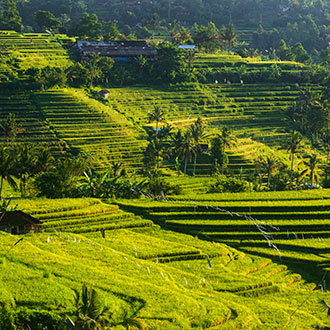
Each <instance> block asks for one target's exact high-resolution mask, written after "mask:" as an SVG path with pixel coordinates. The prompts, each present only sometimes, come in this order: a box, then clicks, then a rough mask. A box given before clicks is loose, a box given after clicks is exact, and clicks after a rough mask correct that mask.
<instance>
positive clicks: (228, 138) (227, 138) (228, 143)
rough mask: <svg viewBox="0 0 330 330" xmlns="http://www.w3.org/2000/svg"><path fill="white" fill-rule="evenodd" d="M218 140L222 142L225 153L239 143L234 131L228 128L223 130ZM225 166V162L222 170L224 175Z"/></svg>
mask: <svg viewBox="0 0 330 330" xmlns="http://www.w3.org/2000/svg"><path fill="white" fill-rule="evenodd" d="M218 138H219V139H220V141H221V144H222V148H223V153H225V152H226V148H230V147H232V146H233V145H235V144H236V141H237V138H236V136H235V135H234V133H233V131H232V130H231V129H230V128H228V127H223V128H222V130H221V133H220V134H218ZM224 166H225V162H222V169H221V173H222V174H223V172H224Z"/></svg>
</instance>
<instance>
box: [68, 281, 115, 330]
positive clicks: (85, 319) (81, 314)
mask: <svg viewBox="0 0 330 330" xmlns="http://www.w3.org/2000/svg"><path fill="white" fill-rule="evenodd" d="M74 292H75V308H76V312H75V314H76V315H75V320H74V321H72V320H71V319H70V322H71V324H73V326H74V327H76V328H78V329H81V330H90V329H101V327H102V328H103V327H104V326H106V325H110V321H109V309H108V307H106V306H104V304H103V303H102V301H101V299H100V296H99V294H98V293H97V291H96V290H94V289H93V288H88V287H87V286H86V285H85V284H83V287H82V289H81V293H80V292H79V291H78V290H74ZM67 323H68V320H67Z"/></svg>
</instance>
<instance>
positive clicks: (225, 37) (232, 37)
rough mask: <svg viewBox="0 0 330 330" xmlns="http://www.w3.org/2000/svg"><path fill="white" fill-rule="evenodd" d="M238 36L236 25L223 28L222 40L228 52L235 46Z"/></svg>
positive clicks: (221, 32) (221, 31)
mask: <svg viewBox="0 0 330 330" xmlns="http://www.w3.org/2000/svg"><path fill="white" fill-rule="evenodd" d="M238 36H239V35H238V34H237V33H236V31H235V27H234V24H230V25H229V27H225V26H223V27H222V29H221V30H220V39H221V40H222V41H223V42H224V44H225V47H226V49H227V51H228V52H229V51H230V49H231V48H232V47H233V46H234V44H235V41H236V39H237V38H238Z"/></svg>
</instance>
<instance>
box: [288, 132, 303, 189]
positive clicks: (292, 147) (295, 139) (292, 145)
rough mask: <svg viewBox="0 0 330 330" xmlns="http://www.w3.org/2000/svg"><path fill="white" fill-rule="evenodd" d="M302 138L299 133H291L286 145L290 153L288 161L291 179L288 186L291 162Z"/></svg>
mask: <svg viewBox="0 0 330 330" xmlns="http://www.w3.org/2000/svg"><path fill="white" fill-rule="evenodd" d="M302 140H303V137H302V136H301V134H300V133H299V132H295V131H294V132H293V133H292V135H291V138H290V141H289V143H288V148H287V151H289V152H290V158H289V159H290V160H291V178H290V185H292V178H293V161H294V154H295V153H296V152H297V150H298V148H299V145H300V143H301V142H302Z"/></svg>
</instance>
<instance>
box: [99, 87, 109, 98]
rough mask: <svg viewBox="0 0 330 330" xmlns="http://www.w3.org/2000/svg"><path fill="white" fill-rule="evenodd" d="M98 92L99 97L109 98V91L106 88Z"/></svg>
mask: <svg viewBox="0 0 330 330" xmlns="http://www.w3.org/2000/svg"><path fill="white" fill-rule="evenodd" d="M98 94H99V95H100V96H101V97H103V98H105V99H107V98H109V95H110V92H109V91H108V90H107V89H102V90H101V91H99V92H98Z"/></svg>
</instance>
